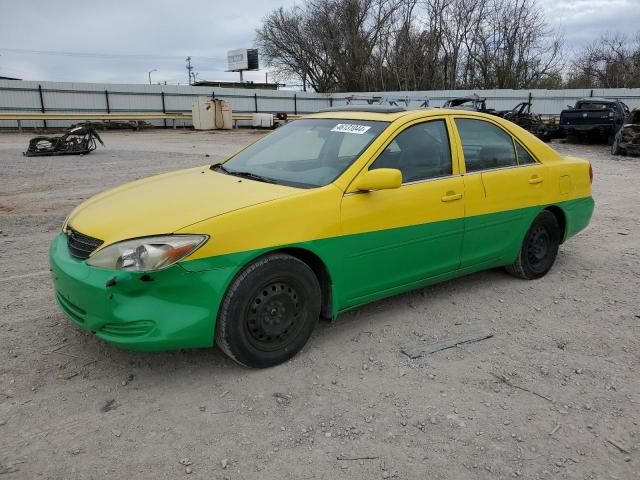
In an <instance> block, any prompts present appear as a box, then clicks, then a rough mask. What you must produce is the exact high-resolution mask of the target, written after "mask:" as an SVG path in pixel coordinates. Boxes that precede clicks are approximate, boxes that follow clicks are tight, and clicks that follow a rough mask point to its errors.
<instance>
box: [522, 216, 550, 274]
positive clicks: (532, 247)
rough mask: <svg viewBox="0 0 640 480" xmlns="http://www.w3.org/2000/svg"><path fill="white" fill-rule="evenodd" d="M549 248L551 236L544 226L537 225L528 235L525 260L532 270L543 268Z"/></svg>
mask: <svg viewBox="0 0 640 480" xmlns="http://www.w3.org/2000/svg"><path fill="white" fill-rule="evenodd" d="M550 250H551V238H550V237H549V232H548V231H547V229H546V228H544V227H542V226H537V227H536V228H535V229H534V230H533V231H532V232H531V234H530V235H529V242H528V244H527V260H529V265H530V266H531V268H533V269H534V270H538V269H544V268H545V267H546V263H547V260H548V257H549V251H550Z"/></svg>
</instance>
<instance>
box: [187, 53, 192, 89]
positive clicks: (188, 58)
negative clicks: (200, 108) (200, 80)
mask: <svg viewBox="0 0 640 480" xmlns="http://www.w3.org/2000/svg"><path fill="white" fill-rule="evenodd" d="M192 72H193V67H192V66H191V57H187V76H188V81H187V83H188V84H189V85H191V84H192V82H191V77H192Z"/></svg>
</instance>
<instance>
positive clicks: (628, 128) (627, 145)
mask: <svg viewBox="0 0 640 480" xmlns="http://www.w3.org/2000/svg"><path fill="white" fill-rule="evenodd" d="M611 153H612V154H613V155H627V154H630V155H640V108H634V109H633V110H632V111H631V113H630V114H629V117H628V119H627V123H625V124H624V125H623V126H622V128H620V130H618V133H617V134H616V137H615V139H614V140H613V145H611Z"/></svg>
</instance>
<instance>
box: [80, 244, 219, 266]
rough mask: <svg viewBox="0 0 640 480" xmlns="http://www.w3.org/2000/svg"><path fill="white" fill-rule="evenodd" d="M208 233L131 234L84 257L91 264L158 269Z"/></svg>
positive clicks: (187, 251) (192, 249)
mask: <svg viewBox="0 0 640 480" xmlns="http://www.w3.org/2000/svg"><path fill="white" fill-rule="evenodd" d="M208 238H209V237H208V236H207V235H164V236H159V237H144V238H134V239H133V240H125V241H124V242H119V243H114V244H113V245H109V246H108V247H105V248H104V249H102V250H100V251H98V252H97V253H96V254H95V255H92V256H91V257H89V258H88V259H87V264H89V265H91V266H92V267H99V268H110V269H113V270H127V271H131V272H150V271H154V270H162V269H163V268H166V267H168V266H169V265H173V264H174V263H176V262H178V261H180V260H182V259H183V258H184V257H186V256H188V255H191V254H192V253H193V252H195V251H196V250H197V249H198V248H199V247H201V246H202V245H203V244H204V242H206V241H207V239H208Z"/></svg>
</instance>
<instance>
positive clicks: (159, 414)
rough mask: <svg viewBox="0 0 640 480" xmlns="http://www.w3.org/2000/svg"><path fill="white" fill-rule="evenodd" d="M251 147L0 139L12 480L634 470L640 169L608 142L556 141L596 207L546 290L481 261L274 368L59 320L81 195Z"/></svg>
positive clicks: (345, 323)
mask: <svg viewBox="0 0 640 480" xmlns="http://www.w3.org/2000/svg"><path fill="white" fill-rule="evenodd" d="M256 135H258V134H257V133H254V132H251V131H243V132H230V133H215V134H214V133H195V132H190V131H175V132H174V131H168V132H164V131H151V132H144V133H124V132H120V133H105V134H104V140H105V142H106V144H107V148H100V149H98V150H97V151H96V152H94V153H92V154H91V155H89V156H84V157H57V158H55V157H54V158H24V157H23V156H22V155H21V151H22V150H24V148H25V147H26V145H27V141H28V138H29V135H28V134H23V135H18V134H9V133H0V230H1V233H0V478H1V479H4V478H7V479H14V478H16V479H17V478H29V479H30V478H52V479H57V478H71V479H74V478H79V479H80V478H81V479H86V478H153V479H156V480H159V479H165V478H166V479H169V478H171V479H172V478H179V477H182V476H188V478H202V479H205V478H206V479H211V478H214V479H222V478H229V479H251V478H260V479H311V478H336V479H341V478H344V479H347V478H363V479H375V478H383V479H384V478H398V479H417V478H428V479H445V478H446V479H467V478H474V479H485V478H487V479H494V478H496V479H497V478H511V477H522V478H527V479H529V478H545V479H546V478H572V479H573V478H579V479H637V478H638V476H639V474H638V472H640V426H639V424H638V422H639V421H640V305H639V303H640V302H639V300H640V242H639V241H638V238H639V236H640V189H639V188H638V185H640V159H635V160H634V159H626V158H622V159H617V158H614V157H612V156H610V155H609V153H608V147H606V146H601V145H569V144H556V147H557V148H558V150H560V151H561V152H563V153H567V154H573V155H579V156H582V157H584V158H588V159H589V160H590V161H591V162H592V164H593V169H594V172H595V180H594V196H595V199H596V203H597V206H596V212H595V216H594V218H593V221H592V224H591V226H590V228H589V229H588V230H586V231H584V232H582V233H581V234H580V235H579V236H577V237H576V238H574V239H572V240H570V241H569V242H567V243H566V244H565V245H563V246H562V247H561V249H560V253H559V257H558V260H557V262H556V266H555V267H554V269H553V270H552V271H551V273H550V274H549V275H547V276H546V277H545V278H544V279H542V280H539V281H534V282H526V281H519V280H516V279H514V278H512V277H510V276H508V275H506V274H505V273H504V272H502V271H497V270H496V271H488V272H484V273H480V274H476V275H472V276H468V277H465V278H462V279H458V280H455V281H450V282H446V283H444V284H441V285H437V286H434V287H429V288H426V289H423V290H418V291H414V292H411V293H407V294H404V295H400V296H397V297H394V298H390V299H388V300H384V301H379V302H377V303H374V304H372V305H369V306H367V307H364V308H361V309H358V310H356V311H354V312H351V313H349V314H345V315H342V316H341V317H340V318H338V320H337V321H336V322H334V323H328V322H322V323H320V325H319V327H318V328H317V329H316V332H315V334H314V335H313V338H312V339H311V341H310V343H309V345H308V346H307V347H306V348H305V349H304V350H303V351H302V352H301V353H300V354H299V355H298V356H297V357H295V358H294V359H293V360H292V361H290V362H288V363H287V364H285V365H281V366H279V367H276V368H272V369H269V370H263V371H252V370H247V369H244V368H241V367H239V366H237V365H235V364H233V363H232V362H230V361H228V360H226V359H225V357H224V356H223V355H222V354H221V353H219V352H218V351H217V350H215V349H213V350H191V351H178V352H168V353H154V354H140V353H132V352H126V351H122V350H119V349H117V348H115V347H111V346H109V345H106V344H104V343H103V342H101V341H100V340H98V339H96V338H94V337H93V336H92V335H90V334H87V333H85V332H83V331H80V330H79V329H77V328H76V327H74V326H73V325H72V324H71V323H70V322H69V321H67V320H66V319H65V317H64V316H63V314H62V313H61V312H60V311H59V309H58V308H57V306H56V304H55V300H54V296H53V291H52V288H51V283H50V280H49V276H48V275H49V272H48V263H47V249H48V245H49V242H50V241H51V239H52V238H53V237H54V235H56V233H57V232H58V231H59V229H60V226H61V225H62V223H63V221H64V218H65V216H66V215H67V214H68V213H69V212H70V210H71V209H72V208H73V207H74V206H75V205H77V204H78V203H79V202H81V201H82V200H84V199H86V198H88V197H89V196H91V195H93V194H94V193H97V192H99V191H102V190H105V189H107V188H111V187H114V186H116V185H118V184H121V183H123V182H126V181H130V180H133V179H136V178H140V177H144V176H147V175H151V174H155V173H160V172H166V171H169V170H173V169H176V168H180V167H187V166H195V165H201V164H205V163H213V162H214V161H215V160H216V159H218V158H221V156H222V155H224V154H226V153H229V152H231V151H233V150H234V149H237V148H239V147H240V146H242V145H244V144H245V143H247V142H249V141H251V140H253V139H254V138H255V137H256ZM206 155H210V158H206ZM484 331H489V332H492V333H493V334H494V337H493V338H491V339H488V340H484V341H481V342H478V343H472V344H467V345H464V346H461V347H458V348H454V349H450V350H445V351H441V352H438V353H434V354H431V355H428V356H427V357H425V358H422V359H418V360H409V359H408V358H407V357H406V356H405V355H403V354H402V353H401V352H400V350H401V348H402V347H403V346H412V345H418V344H420V342H423V341H424V342H430V341H434V340H440V339H445V338H451V337H455V336H458V335H462V334H466V333H470V332H484ZM492 374H495V375H498V376H501V375H503V376H504V377H503V378H504V379H506V380H507V381H508V382H509V383H511V385H509V384H507V383H505V382H502V381H500V380H499V379H497V378H496V377H494V376H492ZM512 385H515V386H517V387H522V388H521V389H520V388H516V387H514V386H512ZM533 392H536V393H538V394H539V395H536V394H534V393H533ZM543 397H546V398H543ZM181 462H182V463H181ZM189 472H191V473H189Z"/></svg>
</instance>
